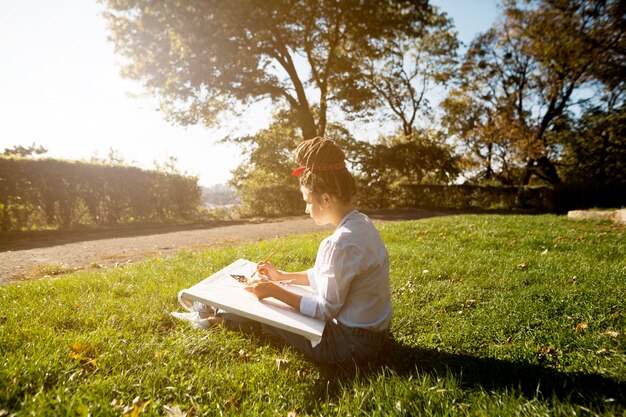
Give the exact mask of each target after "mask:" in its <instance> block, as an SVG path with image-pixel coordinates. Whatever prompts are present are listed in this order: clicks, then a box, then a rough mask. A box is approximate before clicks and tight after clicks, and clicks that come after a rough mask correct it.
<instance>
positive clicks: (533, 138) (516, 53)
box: [451, 0, 626, 184]
mask: <svg viewBox="0 0 626 417" xmlns="http://www.w3.org/2000/svg"><path fill="white" fill-rule="evenodd" d="M625 31H626V25H625V24H624V5H623V2H620V1H618V0H507V1H505V3H504V16H503V19H502V20H501V21H500V22H498V23H497V24H496V25H495V26H494V27H493V28H492V29H491V30H489V31H488V32H487V33H485V34H483V35H481V36H479V37H478V38H477V39H476V40H475V41H474V42H473V43H472V45H471V46H470V49H469V51H468V53H467V55H466V61H465V64H464V66H463V70H462V74H461V77H462V78H463V80H464V81H463V82H462V83H461V86H460V88H459V89H458V90H457V91H456V93H455V94H456V95H457V96H459V95H461V94H463V93H468V92H469V93H468V94H469V97H470V98H471V99H470V100H469V101H468V103H470V105H478V106H481V107H483V108H485V109H487V110H488V111H486V112H485V113H484V115H486V117H485V118H483V119H482V120H477V121H476V122H477V123H478V125H473V127H476V126H478V127H479V128H481V129H484V130H489V129H488V128H489V127H490V126H495V127H497V129H496V130H495V132H497V134H498V136H499V137H500V138H504V139H506V143H507V144H508V145H509V151H510V152H512V153H514V154H518V155H520V156H521V157H522V159H521V160H517V161H515V162H516V163H523V166H524V169H525V175H524V176H523V178H522V181H521V182H522V183H523V184H527V183H528V182H529V181H530V179H531V177H532V176H533V175H536V176H538V177H539V178H541V179H543V180H545V181H547V182H549V183H552V184H555V183H558V182H560V177H559V174H558V171H557V163H558V158H559V157H560V149H561V144H560V143H558V142H556V141H555V139H557V138H558V137H559V136H558V135H554V134H552V133H553V131H554V130H555V129H557V127H558V126H559V124H560V123H561V122H562V120H563V119H564V118H567V117H569V116H570V112H572V110H573V109H575V108H577V106H578V108H581V106H582V105H583V104H584V103H585V102H586V101H589V100H592V99H593V97H592V96H591V95H590V94H588V93H587V94H585V92H589V91H591V88H593V87H595V86H598V85H601V86H603V87H604V88H605V89H607V88H608V90H612V91H613V90H615V89H616V88H622V87H623V83H624V81H623V73H624V72H623V71H624V53H625V51H626V32H625ZM619 74H622V75H619ZM616 77H618V78H616ZM619 77H621V78H619ZM621 86H622V87H621ZM451 117H454V115H451ZM494 122H497V124H495V125H494ZM485 139H486V142H485V143H487V144H489V143H490V141H491V139H490V138H489V137H488V136H487V137H485ZM487 147H488V146H487Z"/></svg>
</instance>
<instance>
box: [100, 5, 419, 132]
mask: <svg viewBox="0 0 626 417" xmlns="http://www.w3.org/2000/svg"><path fill="white" fill-rule="evenodd" d="M102 1H105V0H102ZM105 3H106V6H107V9H108V13H107V14H106V17H107V19H108V22H109V28H110V31H111V39H112V40H113V42H114V43H115V47H116V51H117V52H118V53H120V54H122V55H123V56H124V57H126V58H127V59H128V61H127V63H126V65H125V66H124V69H123V74H124V76H126V77H128V78H131V79H135V80H139V81H142V82H143V84H144V85H145V87H146V88H147V90H148V91H150V92H151V93H152V94H154V95H155V96H157V97H158V98H159V99H160V100H161V109H162V110H163V111H164V112H165V114H166V115H167V116H168V117H169V119H170V120H172V121H175V122H178V123H181V124H194V123H198V122H203V123H205V124H207V125H211V124H213V123H214V122H215V121H216V120H217V118H218V117H219V116H220V115H222V114H223V113H224V112H225V111H227V110H231V111H235V112H236V111H238V110H241V109H242V108H244V107H245V106H247V105H249V104H250V103H251V102H253V101H255V100H262V99H269V100H271V101H273V102H275V103H279V104H286V105H287V106H288V107H289V108H290V109H291V110H292V111H293V112H294V114H295V115H296V116H297V123H298V126H299V128H300V129H301V131H302V135H303V136H304V138H310V137H313V136H316V135H323V134H324V133H325V131H326V126H327V123H328V122H327V117H328V112H329V107H330V106H331V105H335V106H337V107H338V108H340V109H341V110H343V111H344V112H347V113H348V114H352V115H356V114H361V113H362V112H364V111H366V110H368V109H371V108H372V106H374V105H375V102H374V96H373V93H372V91H371V90H370V89H367V88H364V85H363V84H362V83H360V82H359V80H360V79H361V78H362V76H363V68H364V65H363V63H364V60H365V59H368V58H369V59H378V58H380V57H381V56H384V55H385V53H386V51H387V50H388V48H389V44H390V43H391V42H393V40H394V39H397V38H406V37H409V38H411V37H415V36H417V35H419V33H420V31H421V23H422V21H423V19H424V16H425V14H426V13H427V12H428V11H429V6H428V2H427V0H389V1H377V0H345V1H326V0H309V1H288V0H232V1H228V2H224V1H219V0H203V1H202V0H172V1H167V2H143V1H139V0H108V1H105ZM313 97H315V99H313Z"/></svg>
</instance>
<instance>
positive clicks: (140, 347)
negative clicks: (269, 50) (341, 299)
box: [0, 215, 626, 416]
mask: <svg viewBox="0 0 626 417" xmlns="http://www.w3.org/2000/svg"><path fill="white" fill-rule="evenodd" d="M379 229H380V231H381V234H382V236H383V238H384V239H385V241H386V243H387V246H388V249H389V253H390V257H391V263H392V276H391V285H392V293H393V303H394V309H395V316H394V322H393V325H392V333H393V339H392V341H391V343H390V344H389V346H388V347H387V348H386V350H385V352H384V354H383V355H381V359H380V361H379V363H376V364H374V365H373V366H372V368H371V369H367V370H356V371H346V370H338V369H333V368H328V367H324V366H319V365H316V364H313V363H311V362H309V361H307V360H305V359H304V358H303V357H302V356H301V355H299V354H298V353H297V352H295V351H293V350H292V349H291V348H289V347H286V346H283V345H280V344H277V343H270V344H268V343H267V341H266V340H261V339H258V338H257V337H256V336H254V335H248V334H242V333H238V332H233V331H228V330H224V329H214V330H208V331H206V330H196V329H192V328H191V327H189V326H187V325H185V323H181V322H178V321H176V320H175V319H173V318H172V317H171V316H170V315H169V312H170V311H173V310H180V308H179V307H178V306H177V300H176V295H177V292H178V291H179V290H180V289H182V288H186V287H189V286H191V285H193V284H195V283H197V282H198V281H200V280H201V279H203V278H204V277H206V276H208V275H210V274H211V273H212V272H215V271H217V270H218V269H220V268H221V267H223V266H225V265H227V264H229V263H231V262H232V261H234V260H235V259H237V258H247V259H251V260H253V259H262V258H263V257H264V255H265V254H267V252H268V251H269V250H270V249H271V248H273V247H275V246H276V245H277V243H278V242H277V241H267V242H262V243H257V244H251V245H246V246H236V247H233V246H229V247H223V248H217V249H211V250H206V251H203V252H192V251H183V252H179V253H177V254H176V255H174V256H171V257H167V258H153V259H150V260H146V261H143V262H141V263H139V264H134V265H130V266H128V267H126V268H123V269H117V270H99V271H77V272H73V273H70V274H69V275H65V276H60V277H52V278H48V279H45V280H41V281H36V282H21V283H15V284H11V285H6V286H4V287H0V358H1V359H0V416H3V415H12V414H15V415H31V414H32V415H92V416H101V415H102V416H107V415H110V416H120V415H123V414H124V412H127V415H132V413H135V415H136V414H137V413H139V412H140V411H142V412H143V414H144V415H184V414H185V413H187V415H209V416H213V415H254V416H256V415H283V416H287V415H291V416H305V415H316V416H318V415H340V416H344V415H353V416H372V415H380V416H383V415H385V416H386V415H411V416H413V415H581V414H582V415H596V414H598V415H626V334H625V332H626V306H625V303H624V300H626V256H625V254H626V239H624V237H625V236H624V235H625V232H626V229H625V228H624V227H623V226H617V225H614V224H613V223H610V222H603V221H571V220H568V219H566V218H565V217H562V216H560V217H559V216H550V215H542V216H521V215H510V216H507V215H463V216H449V217H439V218H431V219H423V220H418V221H408V222H398V223H387V224H384V225H380V226H379ZM324 236H325V234H324V233H317V234H309V235H300V236H293V237H290V238H286V239H283V240H285V241H286V243H287V245H286V247H287V248H289V250H283V251H282V252H281V253H279V254H278V255H276V257H275V259H274V261H275V262H276V263H277V264H278V265H279V267H281V268H283V269H293V270H296V269H304V268H306V267H309V266H310V265H312V263H313V261H314V258H315V254H316V250H317V245H318V243H319V241H320V240H321V239H322V238H323V237H324ZM133 400H135V401H134V403H133Z"/></svg>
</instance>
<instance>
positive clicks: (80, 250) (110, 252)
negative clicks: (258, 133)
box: [0, 210, 446, 284]
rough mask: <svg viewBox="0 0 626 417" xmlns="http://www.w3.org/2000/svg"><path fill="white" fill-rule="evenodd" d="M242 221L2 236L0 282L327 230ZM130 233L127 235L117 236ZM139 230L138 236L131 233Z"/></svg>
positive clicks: (298, 221)
mask: <svg viewBox="0 0 626 417" xmlns="http://www.w3.org/2000/svg"><path fill="white" fill-rule="evenodd" d="M369 214H370V217H371V218H372V219H373V220H374V221H375V222H384V221H394V220H407V219H418V218H424V217H432V216H435V215H443V214H446V213H444V212H437V213H435V212H426V211H419V210H403V211H379V212H375V213H369ZM233 223H236V222H233ZM242 223H243V222H240V223H239V224H227V225H217V226H214V227H210V226H209V227H207V226H206V225H205V226H204V227H202V228H199V229H198V228H196V229H193V228H190V227H187V228H184V227H183V228H182V229H184V230H180V229H181V228H178V230H172V229H173V228H172V227H169V228H167V227H165V228H164V227H161V228H160V229H161V230H159V229H155V230H141V229H140V230H135V231H133V230H125V231H123V230H122V231H120V230H117V231H108V232H107V231H95V232H94V231H91V232H88V233H82V234H81V233H68V234H67V235H65V236H61V237H59V235H58V234H50V233H41V234H35V235H33V236H30V237H29V238H28V239H24V238H21V239H12V240H11V239H9V238H8V237H6V236H5V237H4V239H3V240H4V242H0V284H3V283H6V282H11V281H16V280H22V279H32V278H40V277H45V276H47V275H55V274H61V273H67V272H70V271H73V270H76V269H85V268H116V267H120V266H124V265H126V264H129V263H132V262H136V261H138V260H140V259H143V258H146V257H150V256H163V255H168V254H171V253H174V252H176V251H178V250H180V249H191V250H200V249H206V248H209V247H212V246H219V245H227V244H239V243H246V242H256V241H259V240H264V239H270V238H274V237H281V236H287V235H293V234H298V233H308V232H314V231H322V230H328V231H330V230H332V226H330V225H328V226H323V227H320V226H316V225H315V222H314V221H313V220H311V219H310V218H309V217H308V216H297V217H289V218H283V219H277V220H272V221H264V222H259V223H253V222H247V223H243V224H242ZM167 229H169V230H167ZM133 232H134V235H132V236H120V235H123V234H126V235H128V234H133ZM139 233H141V235H137V234H139ZM112 235H113V236H114V237H112ZM115 235H117V236H115ZM51 236H53V237H51Z"/></svg>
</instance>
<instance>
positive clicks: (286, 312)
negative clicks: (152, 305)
mask: <svg viewBox="0 0 626 417" xmlns="http://www.w3.org/2000/svg"><path fill="white" fill-rule="evenodd" d="M255 269H256V264H255V263H254V262H250V261H247V260H245V259H238V260H237V261H235V262H233V263H232V264H230V265H228V266H227V267H225V268H223V269H221V270H220V271H218V272H216V273H214V274H213V275H211V276H210V277H208V278H206V279H204V280H202V281H200V282H199V283H198V284H196V285H194V286H193V287H191V288H188V289H186V290H182V291H181V292H180V293H179V295H178V299H179V301H180V303H181V304H182V306H183V307H185V308H186V309H187V310H189V311H193V307H192V306H193V302H194V301H199V302H201V303H204V304H208V305H211V306H213V307H217V308H221V309H222V310H224V311H227V312H229V313H234V314H237V315H239V316H242V317H246V318H249V319H252V320H255V321H258V322H261V323H265V324H269V325H271V326H274V327H277V328H279V329H284V330H287V331H289V332H293V333H297V334H299V335H302V336H304V337H306V338H307V339H309V340H310V341H311V344H312V345H313V346H315V345H317V344H318V343H319V342H320V340H321V339H322V333H323V331H324V322H323V321H322V320H318V319H314V318H311V317H308V316H305V315H303V314H301V313H300V312H298V311H297V310H295V309H293V308H292V307H290V306H288V305H287V304H285V303H283V302H282V301H278V300H276V299H274V298H266V299H264V300H257V299H256V297H254V296H253V295H252V294H250V293H249V292H248V291H246V290H245V289H244V288H243V284H242V283H241V282H239V281H237V279H235V278H234V277H232V275H243V276H245V277H248V278H249V277H250V276H251V275H252V273H253V272H254V270H255ZM284 287H285V289H287V290H289V291H292V292H295V293H298V294H301V295H303V294H307V293H308V294H311V293H313V291H312V290H311V288H310V287H303V286H299V285H289V284H286V285H285V286H284Z"/></svg>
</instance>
